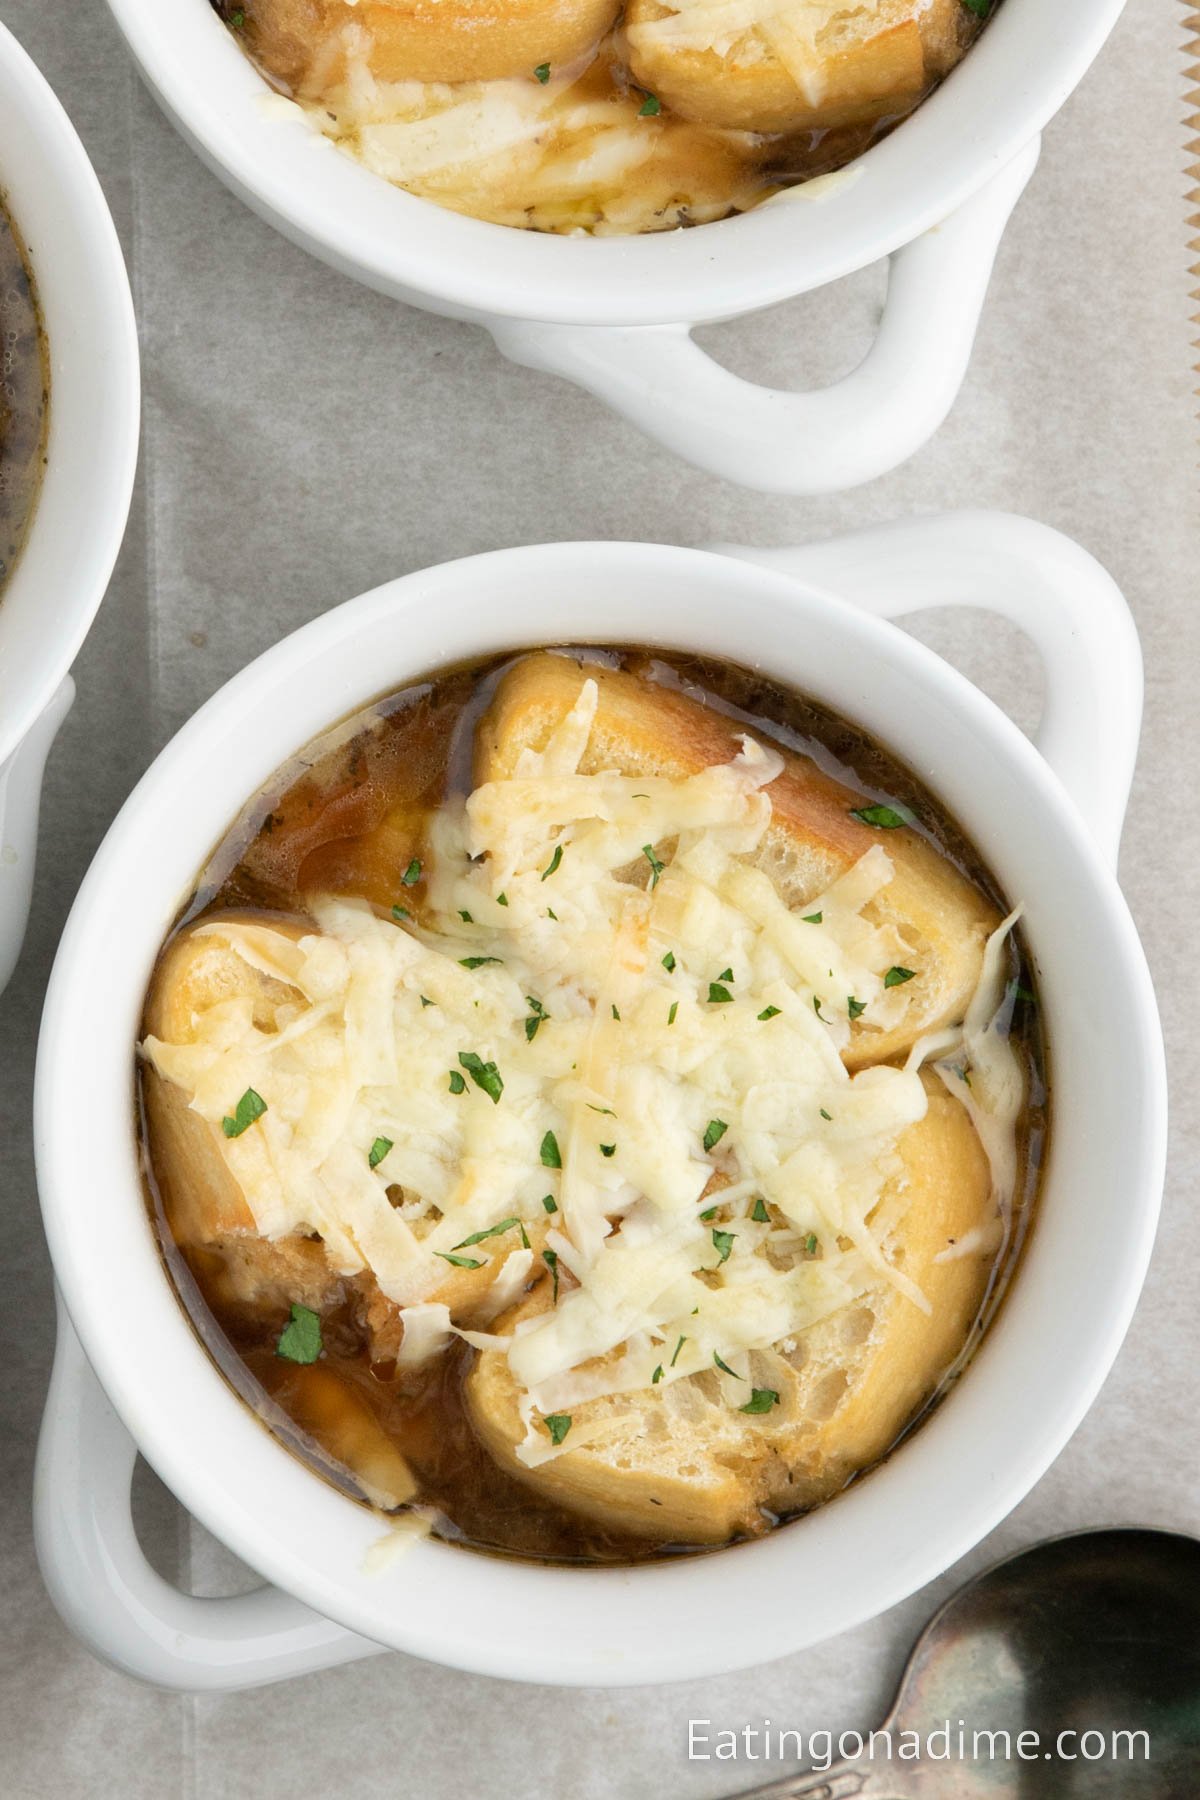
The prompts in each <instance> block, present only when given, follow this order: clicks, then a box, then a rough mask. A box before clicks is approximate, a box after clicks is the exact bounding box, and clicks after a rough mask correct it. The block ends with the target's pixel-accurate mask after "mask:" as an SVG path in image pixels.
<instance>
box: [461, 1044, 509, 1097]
mask: <svg viewBox="0 0 1200 1800" xmlns="http://www.w3.org/2000/svg"><path fill="white" fill-rule="evenodd" d="M458 1060H459V1062H460V1063H461V1064H462V1067H463V1068H464V1069H465V1070H466V1071H467V1074H468V1075H469V1076H470V1077H471V1080H472V1081H473V1082H474V1083H475V1086H476V1087H477V1088H482V1089H483V1091H484V1093H485V1094H486V1095H487V1097H488V1099H489V1100H490V1101H491V1102H492V1105H493V1106H498V1105H499V1104H500V1096H501V1094H502V1093H503V1092H504V1083H503V1081H502V1080H501V1078H500V1071H499V1069H498V1068H497V1067H496V1065H495V1063H494V1062H486V1063H485V1062H483V1061H482V1060H481V1058H480V1057H478V1056H476V1054H475V1052H474V1051H473V1050H460V1051H459V1053H458Z"/></svg>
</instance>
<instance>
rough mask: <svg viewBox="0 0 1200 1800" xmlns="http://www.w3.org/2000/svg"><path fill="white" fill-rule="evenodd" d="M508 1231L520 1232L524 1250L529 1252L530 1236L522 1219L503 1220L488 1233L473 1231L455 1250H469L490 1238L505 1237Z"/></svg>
mask: <svg viewBox="0 0 1200 1800" xmlns="http://www.w3.org/2000/svg"><path fill="white" fill-rule="evenodd" d="M506 1231H519V1232H520V1234H521V1243H522V1244H523V1246H524V1248H525V1249H526V1250H528V1248H529V1237H528V1234H527V1233H526V1230H525V1227H524V1226H523V1225H522V1223H521V1221H520V1219H518V1218H515V1217H514V1218H511V1219H501V1221H500V1223H499V1224H498V1225H489V1226H488V1228H487V1230H486V1231H473V1232H472V1233H471V1235H470V1237H465V1238H464V1239H463V1241H462V1243H461V1244H455V1246H454V1248H455V1249H456V1250H469V1249H470V1248H471V1246H472V1244H485V1243H486V1242H487V1240H488V1238H494V1237H503V1236H504V1233H505V1232H506Z"/></svg>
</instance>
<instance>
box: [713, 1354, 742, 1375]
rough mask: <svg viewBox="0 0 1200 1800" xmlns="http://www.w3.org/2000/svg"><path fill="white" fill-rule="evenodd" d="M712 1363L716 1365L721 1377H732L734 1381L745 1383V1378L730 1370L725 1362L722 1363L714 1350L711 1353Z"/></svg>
mask: <svg viewBox="0 0 1200 1800" xmlns="http://www.w3.org/2000/svg"><path fill="white" fill-rule="evenodd" d="M713 1361H714V1362H715V1363H716V1365H717V1367H718V1369H720V1371H721V1373H722V1375H732V1376H733V1379H734V1380H735V1381H745V1379H746V1377H745V1376H744V1375H739V1374H738V1372H737V1370H736V1369H731V1368H730V1366H729V1364H728V1363H727V1362H722V1361H721V1358H720V1357H719V1356H718V1355H717V1353H716V1351H715V1350H714V1351H713Z"/></svg>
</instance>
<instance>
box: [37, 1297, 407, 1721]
mask: <svg viewBox="0 0 1200 1800" xmlns="http://www.w3.org/2000/svg"><path fill="white" fill-rule="evenodd" d="M136 1459H137V1446H136V1444H135V1443H134V1441H133V1438H132V1437H131V1436H130V1435H129V1432H128V1431H127V1430H126V1429H125V1426H124V1425H123V1424H122V1422H121V1420H120V1419H119V1418H118V1416H117V1414H116V1412H115V1411H114V1409H113V1407H112V1405H111V1403H110V1402H109V1399H108V1396H107V1395H106V1394H105V1392H104V1389H103V1388H102V1387H101V1386H100V1383H99V1381H98V1380H97V1379H96V1376H95V1375H94V1374H93V1372H92V1368H91V1364H90V1363H89V1362H88V1360H87V1358H86V1356H85V1355H84V1353H83V1348H82V1346H81V1345H80V1342H79V1339H78V1337H77V1336H76V1334H75V1328H74V1326H73V1325H72V1324H71V1321H70V1319H69V1317H68V1316H67V1310H66V1307H65V1306H64V1305H63V1302H62V1298H61V1296H59V1297H58V1345H57V1349H56V1352H55V1357H54V1370H53V1373H52V1375H51V1378H50V1393H49V1396H48V1398H47V1402H46V1410H45V1415H44V1418H43V1422H42V1430H41V1436H40V1438H39V1440H38V1452H37V1464H36V1469H35V1473H34V1532H35V1537H36V1542H37V1554H38V1561H39V1563H40V1565H41V1570H42V1575H43V1578H44V1580H45V1583H46V1586H47V1588H48V1589H49V1591H50V1596H51V1599H52V1600H53V1601H54V1604H55V1606H56V1608H57V1610H58V1612H59V1614H60V1615H61V1617H62V1618H63V1620H64V1621H65V1622H66V1623H67V1624H68V1625H69V1626H70V1627H71V1629H72V1630H73V1631H74V1632H75V1633H76V1635H77V1636H78V1637H79V1638H81V1639H82V1641H83V1642H84V1643H85V1644H86V1645H87V1647H88V1649H89V1650H91V1651H92V1652H93V1654H95V1655H96V1656H99V1657H101V1658H102V1659H103V1660H104V1661H105V1662H108V1663H111V1664H112V1665H113V1666H114V1667H115V1668H118V1669H121V1670H122V1671H123V1672H124V1673H125V1674H127V1675H133V1676H136V1677H137V1678H138V1679H139V1680H141V1681H146V1682H151V1683H153V1684H154V1685H155V1686H157V1687H166V1688H177V1689H184V1690H187V1691H191V1692H208V1693H218V1692H233V1691H237V1690H240V1689H243V1688H250V1687H258V1686H261V1685H263V1684H265V1683H267V1682H271V1681H282V1680H284V1679H286V1678H287V1677H289V1676H292V1675H307V1674H310V1673H311V1672H313V1671H314V1670H317V1669H327V1668H331V1667H333V1666H334V1665H336V1664H338V1663H346V1662H354V1661H357V1660H358V1659H359V1658H360V1657H364V1656H373V1655H377V1654H378V1653H379V1652H380V1650H381V1646H380V1645H379V1644H374V1643H371V1642H370V1641H369V1640H368V1639H366V1638H362V1637H357V1636H355V1634H354V1633H353V1632H350V1631H347V1630H346V1629H345V1628H344V1627H343V1626H341V1625H335V1624H334V1623H333V1622H332V1621H331V1620H329V1619H325V1618H322V1617H321V1615H320V1614H319V1613H315V1612H313V1611H312V1610H311V1609H310V1608H309V1607H307V1606H305V1605H303V1603H302V1602H301V1601H299V1600H297V1599H294V1598H293V1596H292V1595H291V1594H286V1593H283V1592H282V1591H281V1590H280V1589H278V1588H274V1587H259V1588H255V1589H254V1590H253V1592H251V1593H246V1594H235V1595H230V1596H222V1597H220V1598H213V1599H208V1598H200V1597H198V1596H196V1595H192V1594H185V1593H182V1592H180V1590H179V1589H178V1588H175V1587H173V1586H172V1585H171V1583H170V1582H168V1581H165V1580H164V1579H163V1577H162V1576H161V1575H159V1574H158V1573H157V1572H156V1570H154V1569H153V1568H152V1567H151V1566H150V1564H149V1562H148V1561H147V1559H146V1556H145V1553H144V1551H143V1550H142V1547H141V1545H140V1544H139V1543H138V1540H137V1536H136V1533H135V1531H134V1525H133V1514H132V1510H131V1494H130V1489H131V1482H132V1478H133V1467H134V1463H135V1461H136Z"/></svg>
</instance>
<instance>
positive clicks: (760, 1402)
mask: <svg viewBox="0 0 1200 1800" xmlns="http://www.w3.org/2000/svg"><path fill="white" fill-rule="evenodd" d="M778 1405H779V1395H778V1394H777V1393H776V1392H775V1389H774V1388H755V1389H754V1391H753V1393H752V1394H751V1395H750V1398H749V1399H748V1400H747V1402H746V1404H745V1406H739V1407H738V1411H739V1412H744V1413H769V1412H770V1410H771V1408H772V1407H773V1406H778Z"/></svg>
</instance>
